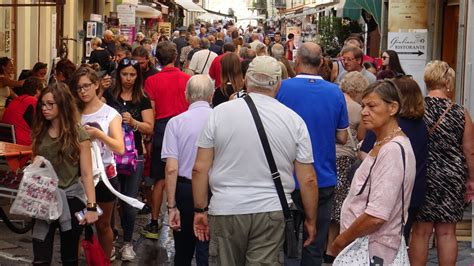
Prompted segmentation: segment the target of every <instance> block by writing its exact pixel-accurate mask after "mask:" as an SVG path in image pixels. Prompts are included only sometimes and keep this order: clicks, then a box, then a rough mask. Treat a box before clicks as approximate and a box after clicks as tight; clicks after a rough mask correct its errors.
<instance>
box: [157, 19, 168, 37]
mask: <svg viewBox="0 0 474 266" xmlns="http://www.w3.org/2000/svg"><path fill="white" fill-rule="evenodd" d="M161 29H164V32H165V35H166V36H168V37H170V36H171V23H170V22H160V23H158V32H161Z"/></svg>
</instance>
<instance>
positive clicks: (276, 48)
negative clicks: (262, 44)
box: [271, 43, 296, 79]
mask: <svg viewBox="0 0 474 266" xmlns="http://www.w3.org/2000/svg"><path fill="white" fill-rule="evenodd" d="M271 55H272V56H273V57H274V58H275V59H276V60H278V62H280V63H281V64H283V65H284V66H285V70H286V73H287V76H288V77H289V78H293V77H295V76H296V73H295V70H294V69H293V65H292V63H293V62H290V61H288V59H286V57H285V47H283V45H281V44H279V43H275V44H273V45H272V48H271ZM283 79H286V78H283Z"/></svg>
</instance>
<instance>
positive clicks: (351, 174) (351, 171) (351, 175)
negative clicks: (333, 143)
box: [346, 127, 362, 183]
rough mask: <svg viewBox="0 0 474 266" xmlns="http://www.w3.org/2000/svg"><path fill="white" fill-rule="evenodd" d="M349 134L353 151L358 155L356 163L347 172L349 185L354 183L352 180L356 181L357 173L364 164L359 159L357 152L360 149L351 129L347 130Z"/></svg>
mask: <svg viewBox="0 0 474 266" xmlns="http://www.w3.org/2000/svg"><path fill="white" fill-rule="evenodd" d="M347 134H348V135H349V140H350V141H351V149H352V151H353V152H354V153H355V155H356V159H355V161H354V162H353V163H352V165H351V166H350V167H349V168H347V170H346V178H347V180H349V183H352V179H354V175H355V172H356V171H357V169H359V166H360V165H361V164H362V160H361V159H359V157H358V156H357V151H358V150H359V148H358V147H357V144H356V142H355V140H354V137H353V136H352V133H351V129H350V128H349V127H348V128H347Z"/></svg>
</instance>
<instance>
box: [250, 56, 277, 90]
mask: <svg viewBox="0 0 474 266" xmlns="http://www.w3.org/2000/svg"><path fill="white" fill-rule="evenodd" d="M245 76H246V77H248V78H249V79H251V81H252V82H254V83H255V84H257V85H259V86H263V87H273V86H274V85H276V83H278V81H280V80H281V66H280V64H279V63H278V61H277V60H276V59H275V58H273V57H271V56H266V55H265V56H257V57H255V58H254V59H253V60H252V62H250V64H249V68H248V69H247V74H246V75H245Z"/></svg>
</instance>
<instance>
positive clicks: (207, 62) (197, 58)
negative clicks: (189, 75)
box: [189, 38, 217, 74]
mask: <svg viewBox="0 0 474 266" xmlns="http://www.w3.org/2000/svg"><path fill="white" fill-rule="evenodd" d="M209 45H210V43H209V40H208V39H207V38H202V39H201V49H202V50H199V51H197V52H195V53H194V55H193V56H192V58H191V62H190V63H189V69H190V70H192V71H193V73H194V74H209V68H210V67H211V64H212V61H214V59H215V58H216V57H217V54H216V53H214V52H213V51H211V50H209Z"/></svg>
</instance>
